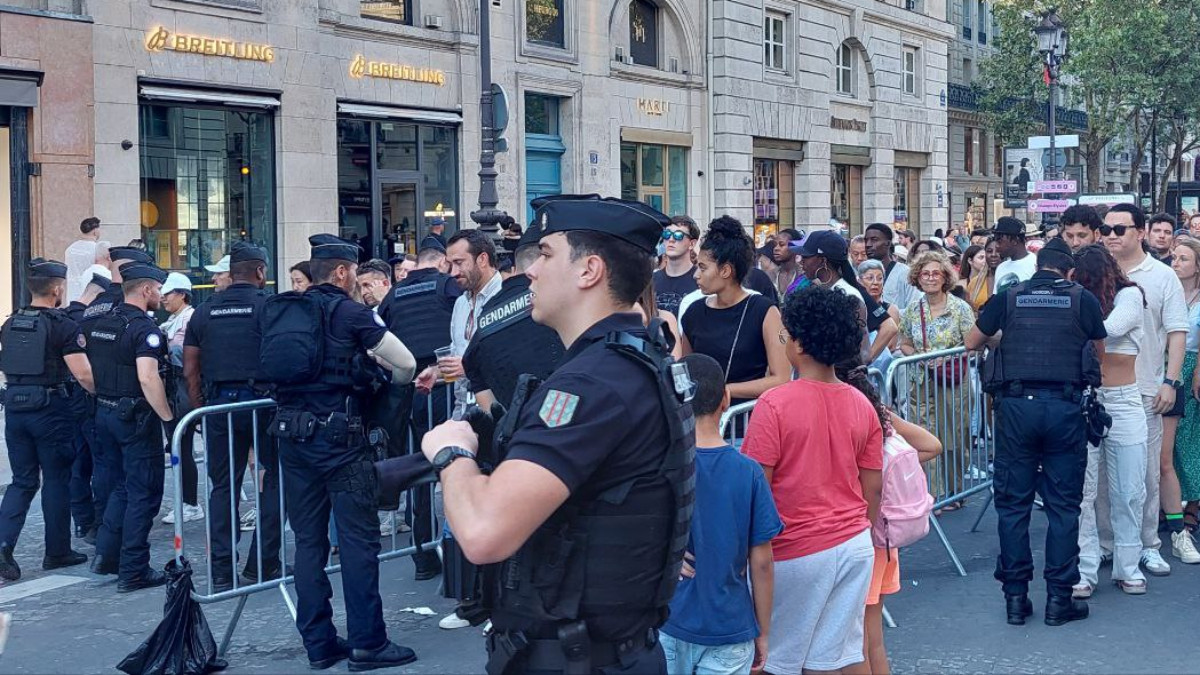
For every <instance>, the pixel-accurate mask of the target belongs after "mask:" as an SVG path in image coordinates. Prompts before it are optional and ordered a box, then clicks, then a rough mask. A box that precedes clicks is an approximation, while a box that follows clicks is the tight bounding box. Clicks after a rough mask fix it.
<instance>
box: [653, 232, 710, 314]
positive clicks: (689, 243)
mask: <svg viewBox="0 0 1200 675" xmlns="http://www.w3.org/2000/svg"><path fill="white" fill-rule="evenodd" d="M698 239H700V228H699V227H698V226H697V225H696V221H694V220H692V219H691V218H690V217H688V216H674V217H672V218H671V224H670V225H667V227H666V228H665V229H663V231H662V242H663V248H664V249H665V253H664V255H665V256H666V259H667V264H666V267H664V268H663V269H660V270H655V272H654V301H655V302H656V303H657V304H658V308H659V309H661V310H665V311H668V312H670V313H672V314H674V315H676V316H679V303H680V302H681V301H682V300H683V298H684V296H686V295H687V294H688V293H691V292H692V291H695V290H696V288H697V286H696V278H695V274H696V263H695V262H693V261H692V249H693V248H695V246H696V241H697V240H698Z"/></svg>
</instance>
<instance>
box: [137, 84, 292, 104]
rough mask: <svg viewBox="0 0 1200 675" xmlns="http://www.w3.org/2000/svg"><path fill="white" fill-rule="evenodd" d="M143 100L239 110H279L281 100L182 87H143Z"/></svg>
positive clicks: (273, 97)
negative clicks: (211, 104)
mask: <svg viewBox="0 0 1200 675" xmlns="http://www.w3.org/2000/svg"><path fill="white" fill-rule="evenodd" d="M140 91H141V95H142V98H148V99H152V100H156V101H175V102H178V103H215V104H218V105H228V106H236V107H239V108H278V107H279V98H278V97H275V96H263V95H260V94H242V93H235V92H231V91H214V90H211V89H185V88H182V87H163V86H152V85H143V86H142V88H141V90H140Z"/></svg>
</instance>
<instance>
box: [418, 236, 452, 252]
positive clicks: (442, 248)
mask: <svg viewBox="0 0 1200 675" xmlns="http://www.w3.org/2000/svg"><path fill="white" fill-rule="evenodd" d="M428 249H433V250H435V251H438V252H439V253H445V252H446V245H445V244H443V243H442V240H441V239H438V238H437V237H435V236H433V235H429V236H428V237H425V238H424V239H422V240H421V245H420V246H419V247H418V248H417V253H418V254H419V253H420V252H421V251H425V250H428Z"/></svg>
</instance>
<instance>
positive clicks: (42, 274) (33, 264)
mask: <svg viewBox="0 0 1200 675" xmlns="http://www.w3.org/2000/svg"><path fill="white" fill-rule="evenodd" d="M29 278H30V279H66V278H67V266H66V265H64V264H62V263H60V262H58V261H57V260H46V259H45V258H34V259H33V260H30V261H29Z"/></svg>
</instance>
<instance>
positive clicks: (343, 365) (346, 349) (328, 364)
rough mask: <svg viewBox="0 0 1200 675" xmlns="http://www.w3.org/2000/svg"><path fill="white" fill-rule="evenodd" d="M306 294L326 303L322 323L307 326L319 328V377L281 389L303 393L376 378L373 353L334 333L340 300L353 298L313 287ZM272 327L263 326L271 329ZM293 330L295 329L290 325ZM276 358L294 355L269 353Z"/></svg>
mask: <svg viewBox="0 0 1200 675" xmlns="http://www.w3.org/2000/svg"><path fill="white" fill-rule="evenodd" d="M306 295H314V296H316V297H317V298H319V299H320V300H321V301H322V302H323V303H324V310H323V319H322V322H321V325H319V326H316V327H314V326H308V327H307V329H308V330H309V331H312V330H313V329H314V328H316V329H318V330H319V331H320V333H319V334H317V335H314V336H313V337H314V339H320V340H321V341H322V343H321V344H322V346H321V369H320V373H319V374H318V375H317V377H316V379H315V380H313V381H311V382H308V383H293V384H280V385H279V386H278V388H277V389H278V391H279V392H280V393H285V394H293V393H304V392H313V391H328V390H329V389H349V390H355V389H361V388H364V387H369V386H370V385H371V384H373V383H374V382H376V379H377V378H376V375H377V373H378V366H376V364H375V363H374V362H372V361H371V360H370V357H369V356H368V355H367V354H366V353H365V352H364V351H363V350H361V349H359V347H358V345H357V344H356V343H355V342H354V340H353V339H352V338H350V339H339V338H337V337H335V336H334V334H333V315H334V312H335V311H336V310H337V307H338V305H339V304H341V303H342V302H343V301H344V302H352V301H351V300H350V299H349V298H347V297H346V296H344V295H334V294H329V293H320V292H317V291H310V292H308V293H306ZM268 330H270V328H264V331H268ZM288 330H294V329H288ZM263 356H264V357H265V356H267V354H263ZM269 356H270V358H273V359H284V360H287V359H290V358H294V356H293V355H289V354H287V353H276V354H270V355H269Z"/></svg>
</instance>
